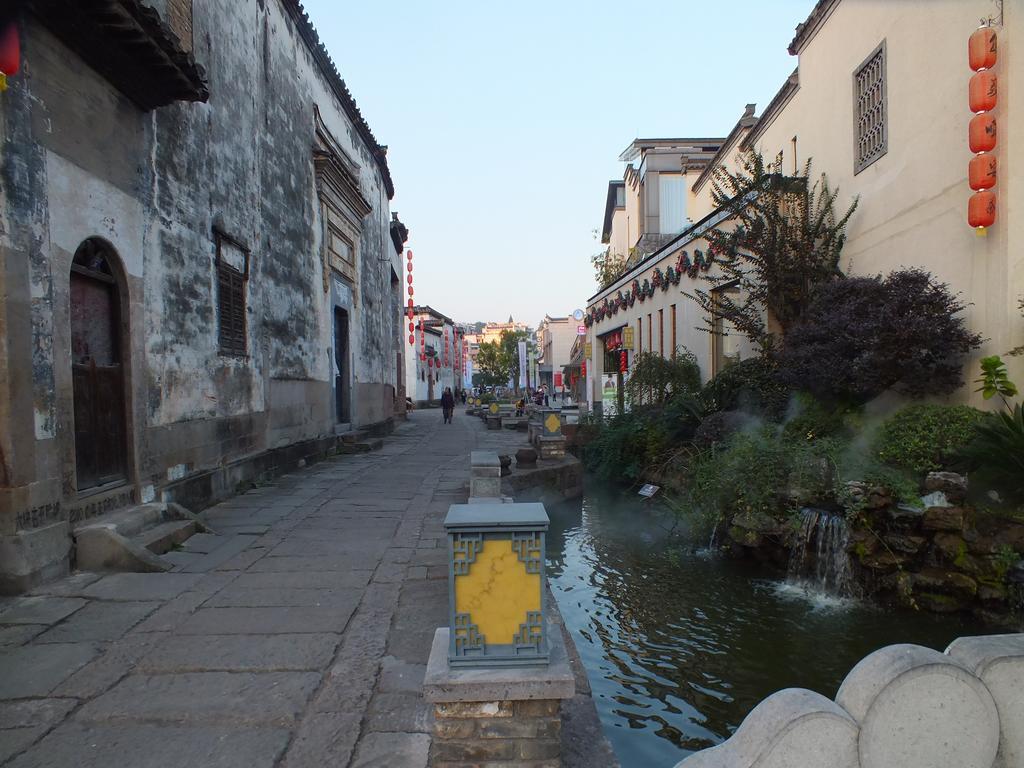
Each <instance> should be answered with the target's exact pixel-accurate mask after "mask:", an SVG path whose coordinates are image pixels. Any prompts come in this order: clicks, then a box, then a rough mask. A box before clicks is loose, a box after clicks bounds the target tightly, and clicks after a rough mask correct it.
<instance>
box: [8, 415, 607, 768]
mask: <svg viewBox="0 0 1024 768" xmlns="http://www.w3.org/2000/svg"><path fill="white" fill-rule="evenodd" d="M521 441H522V437H521V436H517V435H516V434H515V433H510V432H507V431H502V433H494V432H491V433H488V432H487V431H486V430H484V429H483V425H482V423H481V422H480V421H479V420H478V419H474V418H468V417H465V416H463V415H462V414H461V409H460V413H459V418H456V420H455V423H454V424H452V425H443V424H442V423H441V417H440V412H439V411H424V412H417V413H415V414H413V415H412V416H411V418H410V421H409V422H407V423H405V424H403V425H402V426H401V427H400V428H399V429H398V430H397V431H396V433H395V434H394V435H392V436H391V437H389V438H388V439H387V440H386V441H385V445H384V448H383V449H382V450H380V451H376V452H373V453H369V454H361V455H354V456H345V457H341V458H338V459H335V460H331V461H327V462H324V463H321V464H317V465H314V466H313V467H310V468H309V469H306V470H303V471H299V472H296V473H294V474H291V475H288V476H285V477H283V478H280V479H279V480H278V481H277V482H276V483H274V484H273V485H272V486H268V487H263V488H257V489H255V490H252V491H250V492H249V493H246V494H244V495H242V496H239V497H236V498H234V499H231V500H229V501H227V502H225V503H223V504H220V505H218V506H216V507H213V508H211V509H210V510H208V511H207V512H206V514H205V517H206V518H207V519H208V521H209V523H210V525H211V526H212V527H213V528H214V529H215V530H216V532H217V534H219V535H217V536H208V535H201V536H197V537H193V539H191V540H189V543H188V546H187V547H186V548H184V549H183V550H182V551H180V552H176V553H174V559H175V561H176V563H177V570H176V571H175V572H172V573H160V574H111V575H104V576H101V575H99V574H88V573H79V574H75V575H73V576H71V577H70V578H67V579H64V580H62V581H60V582H57V583H55V584H52V585H49V586H47V587H44V588H41V589H38V590H36V591H35V592H34V593H32V595H30V596H27V597H22V598H17V599H14V600H9V601H5V602H4V603H3V604H2V605H0V611H2V612H0V764H2V765H4V766H5V768H6V767H7V766H10V768H29V767H30V766H32V767H35V766H82V767H83V768H85V767H92V766H95V767H96V768H100V767H103V768H106V767H107V766H115V765H117V766H130V767H131V768H157V767H159V768H164V767H167V768H169V767H170V766H186V765H188V766H219V767H224V768H230V767H233V766H239V767H241V766H244V767H245V768H259V767H260V766H283V767H285V768H296V767H298V766H327V765H329V766H341V767H343V766H351V767H352V768H369V767H370V766H381V767H382V768H383V767H385V766H386V767H387V768H404V767H405V766H409V767H415V768H422V766H425V765H426V764H427V761H428V752H429V747H430V736H429V735H428V734H429V731H430V728H431V721H430V718H431V715H430V711H429V709H428V707H427V705H426V704H425V703H424V701H423V699H422V696H421V694H420V688H421V684H422V680H423V672H424V668H425V664H426V660H427V655H428V653H429V649H430V641H431V638H432V637H433V632H434V628H435V627H437V626H440V625H442V624H443V623H444V622H445V620H446V606H447V581H446V579H447V566H446V561H445V549H444V539H443V529H442V525H441V521H442V519H443V517H444V514H445V513H446V512H447V510H448V506H449V505H450V504H452V503H457V502H461V501H465V499H466V497H467V495H468V479H469V460H468V455H469V451H470V450H472V449H474V448H477V447H497V446H498V445H500V444H503V443H507V444H509V445H514V444H515V443H518V442H521ZM584 685H585V682H584ZM588 701H589V700H588ZM592 709H593V707H592V705H590V707H589V710H588V709H587V707H586V706H583V707H582V708H581V707H579V706H577V707H576V709H575V710H574V711H575V712H577V714H575V715H574V716H575V717H576V718H577V720H580V719H582V721H584V726H585V727H584V731H585V730H586V728H590V729H593V728H594V727H595V723H596V717H595V716H593V715H592V714H591V712H590V710H592ZM576 741H577V742H578V744H584V745H585V744H586V743H588V742H590V741H594V740H593V739H590V738H588V737H585V736H584V737H583V738H576ZM598 741H603V739H600V737H599V738H598ZM571 749H572V748H570V750H571ZM591 764H592V763H591Z"/></svg>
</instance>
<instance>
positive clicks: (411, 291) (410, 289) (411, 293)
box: [409, 285, 415, 296]
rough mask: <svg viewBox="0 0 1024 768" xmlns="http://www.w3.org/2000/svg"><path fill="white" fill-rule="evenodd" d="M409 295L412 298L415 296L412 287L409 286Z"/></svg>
mask: <svg viewBox="0 0 1024 768" xmlns="http://www.w3.org/2000/svg"><path fill="white" fill-rule="evenodd" d="M409 295H410V296H413V295H415V294H414V292H413V290H412V286H411V285H410V286H409Z"/></svg>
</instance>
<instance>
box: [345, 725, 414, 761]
mask: <svg viewBox="0 0 1024 768" xmlns="http://www.w3.org/2000/svg"><path fill="white" fill-rule="evenodd" d="M429 759H430V735H429V734H426V733H368V734H366V735H365V736H364V737H363V738H362V739H360V741H359V746H358V748H357V749H356V754H355V759H354V760H353V761H352V763H351V768H385V766H387V767H388V768H390V767H391V766H395V768H398V766H409V768H413V767H414V766H416V767H418V766H424V768H425V766H426V765H427V761H428V760H429Z"/></svg>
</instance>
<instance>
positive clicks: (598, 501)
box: [548, 485, 985, 768]
mask: <svg viewBox="0 0 1024 768" xmlns="http://www.w3.org/2000/svg"><path fill="white" fill-rule="evenodd" d="M548 513H549V515H550V516H551V529H550V531H549V534H548V575H549V578H550V581H551V587H552V590H553V591H554V593H555V596H556V599H557V600H558V604H559V607H560V609H561V611H562V614H563V616H564V617H565V621H566V624H567V625H568V626H569V628H570V629H571V630H572V632H573V637H574V638H575V640H576V645H577V647H578V648H579V652H580V656H581V657H582V660H583V663H584V665H585V666H586V668H587V672H588V674H589V676H590V682H591V685H592V687H593V689H594V699H595V702H596V704H597V707H598V712H599V714H600V716H601V720H602V722H603V723H604V727H605V732H606V733H607V734H608V737H609V739H610V740H611V742H612V745H613V746H614V747H615V751H616V753H617V754H618V756H619V759H620V760H621V761H622V764H623V767H624V768H634V767H637V768H639V766H644V768H648V766H650V767H652V768H660V767H661V766H664V767H665V768H669V766H672V765H674V763H675V761H677V760H680V759H681V758H682V757H684V756H685V755H686V754H689V753H690V752H692V751H695V750H699V749H704V748H706V747H709V746H713V745H714V744H717V743H719V742H721V741H723V740H724V739H726V738H728V737H729V736H730V735H731V734H732V733H733V731H735V729H736V727H737V726H738V725H739V723H740V722H741V721H742V719H743V717H744V715H745V714H746V713H747V712H749V711H750V709H752V708H753V707H754V706H755V705H756V704H757V703H758V702H759V701H760V700H761V699H763V698H764V697H765V696H767V695H769V694H770V693H773V692H774V691H777V690H779V689H781V688H788V687H793V686H798V687H802V688H810V689H811V690H815V691H818V692H820V693H823V694H825V695H826V696H834V695H835V692H836V689H837V688H838V686H839V683H840V682H842V678H843V677H844V676H845V674H846V673H847V672H848V671H849V669H850V668H851V667H852V666H853V665H854V664H855V663H856V662H857V661H859V660H860V659H861V658H862V657H863V656H864V655H866V654H867V653H870V652H871V651H873V650H875V649H876V648H879V647H881V646H883V645H889V644H891V643H897V642H900V643H903V642H911V643H919V644H921V645H927V646H930V647H933V648H938V649H942V648H945V646H946V645H948V644H949V642H950V641H951V640H953V639H954V638H955V637H958V636H959V635H963V634H976V633H982V632H984V631H985V630H984V629H983V628H982V627H979V626H977V625H972V624H969V623H965V622H963V621H961V620H960V619H958V618H950V617H939V616H934V615H930V614H921V613H913V612H899V613H893V612H886V611H882V610H876V609H873V608H870V607H868V606H865V605H863V604H860V603H857V602H854V601H852V600H844V599H837V598H831V597H828V596H825V595H820V594H816V593H814V592H809V591H806V590H804V589H803V588H800V587H795V586H790V585H787V584H785V583H784V582H782V581H780V579H781V578H782V577H781V576H780V575H779V574H777V573H774V572H772V571H770V570H766V569H765V568H764V567H763V566H758V565H756V564H753V563H748V562H746V561H735V560H730V559H728V558H726V557H723V556H719V555H715V554H712V553H709V552H708V551H707V550H706V549H705V550H701V549H698V548H697V546H696V541H691V540H689V538H688V536H687V534H686V532H685V531H680V530H679V529H675V530H673V523H674V520H673V518H672V517H671V515H669V514H668V513H667V512H666V511H665V510H664V509H663V508H661V507H659V506H658V505H657V504H654V503H651V502H643V501H640V500H639V499H638V498H637V497H636V496H634V495H633V494H629V493H625V492H620V491H617V490H613V489H608V488H602V487H600V486H598V487H594V486H593V485H592V486H591V487H589V488H588V491H587V495H586V497H585V498H584V499H583V501H582V502H576V503H571V504H565V505H561V506H557V507H552V508H550V509H549V510H548ZM705 538H706V536H705Z"/></svg>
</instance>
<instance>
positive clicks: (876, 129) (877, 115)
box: [853, 40, 889, 173]
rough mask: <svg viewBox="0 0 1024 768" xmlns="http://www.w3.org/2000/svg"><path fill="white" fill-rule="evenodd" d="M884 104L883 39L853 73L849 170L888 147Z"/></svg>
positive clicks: (864, 165) (856, 169) (860, 166)
mask: <svg viewBox="0 0 1024 768" xmlns="http://www.w3.org/2000/svg"><path fill="white" fill-rule="evenodd" d="M886 118H887V115H886V104H885V41H884V40H883V41H882V43H881V44H880V45H879V46H878V47H877V48H876V49H875V50H874V51H872V53H871V55H870V56H868V57H867V59H865V60H864V63H863V64H861V65H860V66H859V67H858V68H857V70H856V71H855V72H854V73H853V128H854V137H855V143H854V147H853V172H854V173H860V172H861V171H863V170H864V169H865V168H867V167H868V166H869V165H871V164H872V163H873V162H875V160H877V159H878V158H880V157H881V156H882V155H884V154H885V153H886V151H887V150H888V148H889V131H888V128H887V126H886Z"/></svg>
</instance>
